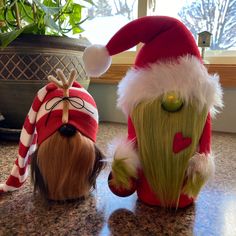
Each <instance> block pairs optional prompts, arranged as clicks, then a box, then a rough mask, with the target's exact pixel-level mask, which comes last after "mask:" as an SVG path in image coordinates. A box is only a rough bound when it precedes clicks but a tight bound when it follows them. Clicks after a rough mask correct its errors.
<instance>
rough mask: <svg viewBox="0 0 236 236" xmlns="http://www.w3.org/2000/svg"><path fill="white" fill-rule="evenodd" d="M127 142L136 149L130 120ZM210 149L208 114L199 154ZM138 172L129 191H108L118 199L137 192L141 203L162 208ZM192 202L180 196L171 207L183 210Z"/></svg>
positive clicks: (207, 152)
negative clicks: (132, 144)
mask: <svg viewBox="0 0 236 236" xmlns="http://www.w3.org/2000/svg"><path fill="white" fill-rule="evenodd" d="M127 139H128V140H132V141H133V142H134V143H135V144H136V145H135V146H136V148H138V145H137V140H136V133H135V128H134V126H133V123H132V121H131V118H130V117H129V119H128V138H127ZM210 147H211V116H210V114H208V117H207V120H206V123H205V127H204V130H203V133H202V136H201V139H200V141H199V150H198V152H199V153H204V154H206V158H207V155H208V154H209V153H210ZM137 172H138V178H137V179H136V180H134V179H130V183H131V185H130V186H131V187H130V189H125V188H116V187H115V186H114V185H110V184H109V187H110V190H111V191H112V192H113V193H114V194H116V195H117V196H120V197H126V196H129V195H131V194H133V193H134V192H135V191H136V192H137V195H138V198H139V200H141V201H142V202H144V203H146V204H148V205H154V206H162V203H161V201H160V200H159V199H158V197H157V196H156V194H155V192H154V191H153V190H152V188H151V186H150V185H149V183H148V181H147V179H146V177H145V174H144V173H143V171H142V169H141V168H139V169H138V170H137ZM111 178H112V174H111V175H110V176H109V180H111ZM193 202H194V198H193V197H189V196H187V195H186V194H183V193H182V194H181V195H180V198H179V201H178V203H176V204H175V205H173V207H176V206H177V207H179V208H183V207H186V206H188V205H190V204H192V203H193Z"/></svg>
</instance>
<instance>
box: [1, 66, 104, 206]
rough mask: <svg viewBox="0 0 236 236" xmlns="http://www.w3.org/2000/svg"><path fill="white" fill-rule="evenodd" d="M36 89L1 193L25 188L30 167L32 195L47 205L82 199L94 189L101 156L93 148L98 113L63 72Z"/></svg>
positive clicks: (80, 89)
mask: <svg viewBox="0 0 236 236" xmlns="http://www.w3.org/2000/svg"><path fill="white" fill-rule="evenodd" d="M56 73H57V77H58V79H57V78H55V77H53V76H51V75H50V76H49V77H48V79H49V80H50V81H51V82H52V83H49V84H47V85H46V86H45V87H43V88H42V89H40V90H39V91H38V93H37V96H36V97H35V99H34V101H33V104H32V106H31V108H30V111H29V113H28V115H27V117H26V119H25V122H24V125H23V128H22V131H21V136H20V143H19V150H18V158H17V159H16V161H15V164H14V167H13V169H12V172H11V175H10V176H9V178H8V179H7V181H6V183H4V184H1V185H0V192H8V191H13V190H16V189H18V188H19V187H21V186H22V184H23V183H24V182H25V180H26V178H27V175H28V172H29V163H31V175H32V180H33V183H34V189H35V191H36V190H38V191H39V192H40V193H41V194H42V195H43V196H44V197H45V198H46V199H49V200H59V201H60V200H70V199H77V198H81V197H86V196H87V195H88V194H89V191H90V189H91V188H93V187H95V183H96V178H97V176H98V174H99V172H100V170H101V169H102V167H103V163H104V162H102V159H103V155H102V153H101V152H100V151H99V149H98V148H97V147H96V146H95V141H96V134H97V129H98V112H97V108H96V104H95V101H94V99H93V98H92V96H91V95H90V94H89V93H88V92H87V91H86V90H85V89H84V88H82V87H81V85H80V84H79V83H78V82H75V81H74V80H75V78H76V72H75V70H73V71H71V73H70V75H69V79H68V80H67V79H66V78H65V76H64V74H63V72H62V71H61V70H60V69H58V70H57V71H56Z"/></svg>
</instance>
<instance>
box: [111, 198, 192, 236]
mask: <svg viewBox="0 0 236 236" xmlns="http://www.w3.org/2000/svg"><path fill="white" fill-rule="evenodd" d="M194 219H195V206H194V205H192V206H189V207H187V208H184V209H178V210H171V209H164V208H161V207H153V206H148V205H145V204H143V203H142V202H140V201H139V200H137V202H136V205H135V208H134V210H133V211H130V210H127V209H123V208H121V209H118V210H115V211H114V212H113V213H112V214H111V215H110V217H109V220H108V228H109V230H110V232H111V234H112V235H192V234H193V226H194Z"/></svg>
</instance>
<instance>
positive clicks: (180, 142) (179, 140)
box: [173, 132, 192, 153]
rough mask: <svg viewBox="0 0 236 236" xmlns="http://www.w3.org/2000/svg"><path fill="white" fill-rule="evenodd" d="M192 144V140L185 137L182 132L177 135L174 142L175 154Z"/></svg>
mask: <svg viewBox="0 0 236 236" xmlns="http://www.w3.org/2000/svg"><path fill="white" fill-rule="evenodd" d="M191 143H192V139H191V138H189V137H183V134H182V132H179V133H176V134H175V137H174V141H173V152H174V153H178V152H180V151H182V150H184V149H185V148H187V147H188V146H189V145H190V144H191Z"/></svg>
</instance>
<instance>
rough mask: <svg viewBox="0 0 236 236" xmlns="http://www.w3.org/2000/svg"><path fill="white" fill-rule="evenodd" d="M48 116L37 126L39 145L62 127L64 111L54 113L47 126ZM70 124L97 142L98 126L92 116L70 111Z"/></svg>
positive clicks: (39, 121)
mask: <svg viewBox="0 0 236 236" xmlns="http://www.w3.org/2000/svg"><path fill="white" fill-rule="evenodd" d="M47 116H48V114H46V115H44V116H43V117H42V118H40V119H39V120H38V122H37V124H36V130H39V132H38V142H37V143H38V145H40V144H41V143H42V142H43V141H44V140H46V139H47V138H48V137H49V136H51V135H52V134H54V133H55V131H56V130H58V129H59V128H60V127H61V126H62V120H61V117H62V110H55V111H53V112H52V113H51V115H50V118H49V119H48V123H47V124H46V119H47ZM68 124H70V125H73V126H74V127H75V128H76V129H77V130H79V131H80V132H81V133H82V134H83V135H85V136H86V137H88V138H90V139H91V140H92V141H93V142H95V141H96V135H97V129H98V124H97V122H96V121H95V120H94V119H93V118H92V117H91V116H89V115H87V114H85V113H83V112H80V111H76V110H70V111H69V121H68Z"/></svg>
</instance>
